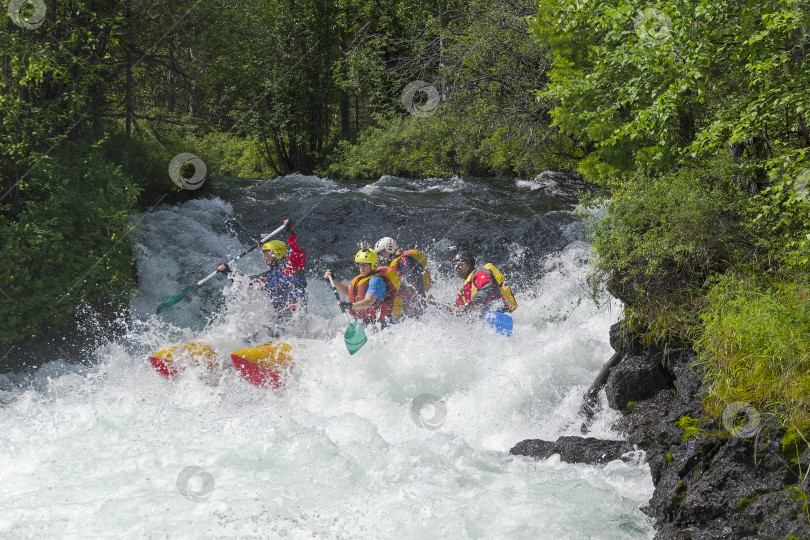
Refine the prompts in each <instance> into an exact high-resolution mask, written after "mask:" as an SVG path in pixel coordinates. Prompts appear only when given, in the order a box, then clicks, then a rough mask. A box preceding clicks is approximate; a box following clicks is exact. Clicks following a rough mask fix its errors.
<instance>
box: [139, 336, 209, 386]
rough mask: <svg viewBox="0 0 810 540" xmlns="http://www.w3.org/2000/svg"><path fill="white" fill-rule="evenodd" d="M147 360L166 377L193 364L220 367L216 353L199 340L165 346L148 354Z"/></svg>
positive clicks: (173, 375) (170, 376) (171, 376)
mask: <svg viewBox="0 0 810 540" xmlns="http://www.w3.org/2000/svg"><path fill="white" fill-rule="evenodd" d="M149 361H150V362H151V363H152V367H154V368H155V370H156V371H157V372H158V373H160V374H161V375H163V376H164V377H166V378H168V379H171V378H173V377H175V376H176V375H177V373H178V372H179V371H180V370H182V369H185V368H189V367H193V366H200V365H202V366H204V367H205V368H206V369H208V370H214V369H217V370H218V369H220V364H219V362H218V361H217V353H216V352H215V351H214V349H212V348H211V347H209V346H208V345H206V344H205V343H201V342H199V341H191V342H189V343H183V344H180V345H172V346H170V347H166V348H165V349H161V350H160V351H158V352H156V353H155V354H153V355H151V356H149Z"/></svg>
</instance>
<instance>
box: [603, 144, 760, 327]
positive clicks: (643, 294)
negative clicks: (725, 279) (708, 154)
mask: <svg viewBox="0 0 810 540" xmlns="http://www.w3.org/2000/svg"><path fill="white" fill-rule="evenodd" d="M728 170H729V164H728V163H724V162H723V161H721V160H717V161H714V162H711V163H709V164H695V165H694V166H692V167H689V168H684V169H681V170H679V171H676V172H674V173H671V174H669V175H666V176H663V177H658V178H650V177H647V176H645V175H642V174H637V175H635V176H634V177H632V178H628V179H627V180H626V181H624V182H620V183H619V184H618V186H617V188H616V189H614V190H613V192H612V198H611V200H610V201H609V204H608V205H607V207H606V208H605V213H604V216H603V217H602V219H600V220H599V221H598V222H597V223H596V224H595V225H594V226H593V228H592V234H593V240H594V244H593V248H594V251H595V252H596V255H597V258H596V261H595V274H594V278H595V279H594V280H593V281H592V283H594V284H595V285H598V284H605V285H607V287H608V290H610V292H611V293H612V294H614V296H616V297H617V298H619V299H620V300H622V301H623V302H624V303H625V305H626V307H628V309H629V310H630V313H629V315H630V318H631V319H634V318H639V319H640V322H641V325H642V326H644V327H646V329H642V333H647V332H651V333H652V335H651V336H650V337H651V338H652V339H654V340H656V341H661V342H663V341H666V339H667V338H681V339H683V338H688V337H689V336H691V335H694V334H695V331H696V328H697V326H698V324H699V321H698V320H697V319H698V311H699V309H700V307H701V296H702V294H703V293H702V292H701V290H702V288H703V286H704V282H705V280H706V278H707V276H709V275H711V274H712V273H715V272H722V271H724V270H725V269H727V268H729V267H731V266H732V265H734V264H735V262H736V261H739V260H744V259H745V257H746V256H749V250H750V239H749V238H748V237H747V234H746V231H745V230H744V228H743V227H742V226H741V216H740V213H741V209H744V208H745V206H746V204H747V202H746V200H745V198H744V197H742V196H741V195H740V194H739V193H738V192H737V191H736V190H735V189H734V188H733V187H732V186H730V185H729V182H728V180H726V178H727V177H728V174H729V173H728Z"/></svg>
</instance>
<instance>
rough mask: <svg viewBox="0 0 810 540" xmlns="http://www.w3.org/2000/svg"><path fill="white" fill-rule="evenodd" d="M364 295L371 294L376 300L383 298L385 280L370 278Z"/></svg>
mask: <svg viewBox="0 0 810 540" xmlns="http://www.w3.org/2000/svg"><path fill="white" fill-rule="evenodd" d="M366 294H373V295H374V296H375V297H376V298H377V300H382V299H383V298H385V280H384V279H383V278H381V277H380V276H371V279H369V280H368V290H367V291H366Z"/></svg>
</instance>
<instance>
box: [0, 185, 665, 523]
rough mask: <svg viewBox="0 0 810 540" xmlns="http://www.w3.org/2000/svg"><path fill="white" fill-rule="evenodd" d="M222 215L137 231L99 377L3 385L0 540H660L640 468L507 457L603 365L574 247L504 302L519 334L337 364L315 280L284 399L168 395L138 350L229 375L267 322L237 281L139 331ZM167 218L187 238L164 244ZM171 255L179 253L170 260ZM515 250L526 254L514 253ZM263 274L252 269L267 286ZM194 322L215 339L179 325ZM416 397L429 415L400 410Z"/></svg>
mask: <svg viewBox="0 0 810 540" xmlns="http://www.w3.org/2000/svg"><path fill="white" fill-rule="evenodd" d="M230 212H231V209H230V207H229V206H228V205H227V204H224V203H222V202H221V201H218V200H213V201H193V202H192V203H187V204H185V205H182V206H179V207H175V208H166V209H164V210H162V211H161V212H156V213H154V215H150V216H147V219H146V220H145V222H144V231H145V232H144V236H143V241H142V244H143V245H142V249H143V251H142V252H143V253H144V255H142V256H141V258H140V260H139V273H140V274H141V277H142V282H141V283H142V285H141V289H142V290H141V292H140V293H139V294H138V295H137V296H136V297H135V298H134V299H133V304H134V306H135V308H136V313H137V314H138V320H137V321H136V322H135V324H134V325H133V327H132V330H131V331H130V333H129V335H128V336H127V338H126V339H123V340H120V341H118V342H112V343H109V344H107V345H106V346H104V347H101V348H99V349H98V350H97V351H95V357H94V359H93V360H94V362H95V364H94V365H93V366H92V367H75V366H70V365H67V364H64V363H61V362H54V363H51V364H48V365H46V366H44V367H43V368H42V369H41V370H40V372H38V373H37V374H36V375H35V376H34V377H33V380H28V379H22V378H15V377H14V376H5V377H2V378H0V386H2V388H3V391H4V394H3V396H4V401H5V402H6V404H5V405H3V406H2V409H0V482H1V483H2V485H3V488H4V489H3V490H2V491H0V508H2V512H0V537H2V538H27V537H35V538H56V537H59V538H65V537H67V538H71V537H72V538H88V537H93V538H164V537H170V538H195V539H196V538H222V537H241V538H282V537H284V538H304V537H306V538H313V537H314V538H467V537H469V538H544V539H545V538H548V539H565V538H571V539H574V538H576V539H579V538H600V539H622V538H626V539H642V538H651V537H652V535H653V529H652V527H651V524H650V522H649V520H648V519H647V518H646V517H645V516H644V514H643V513H642V512H641V511H640V510H639V508H640V507H641V506H643V505H644V504H646V502H647V500H648V499H649V497H650V496H651V495H652V482H651V480H650V473H649V468H648V466H647V465H629V464H626V463H623V462H619V461H616V462H612V463H610V464H608V465H606V466H588V465H571V464H566V463H561V462H560V461H559V459H556V458H551V459H549V460H545V461H540V462H538V461H534V460H533V459H531V458H525V457H515V456H510V455H509V453H508V451H509V449H510V448H511V447H512V446H513V445H514V444H516V443H517V442H519V441H520V440H522V439H526V438H542V439H549V440H553V439H556V438H557V437H558V436H560V435H563V434H578V428H579V423H580V422H579V421H578V419H577V416H576V413H577V410H578V407H579V405H580V397H581V395H582V393H583V392H584V391H585V389H586V387H587V386H588V385H589V384H590V382H591V381H592V380H593V378H594V376H595V375H596V373H597V372H598V370H599V368H600V367H601V365H602V363H603V362H604V361H605V360H607V358H608V357H609V356H610V355H611V354H612V351H611V349H610V346H609V345H608V343H607V335H608V328H609V326H610V325H611V324H612V323H613V322H614V321H615V320H616V319H617V318H618V315H619V313H618V306H617V305H615V304H614V305H613V306H612V309H611V310H607V309H603V310H601V311H598V310H597V309H596V308H595V307H594V306H593V304H592V303H591V302H590V301H589V300H588V299H587V295H588V291H587V287H586V284H585V276H586V274H587V272H588V267H587V265H586V263H585V262H584V261H585V259H586V258H587V254H588V249H589V248H588V246H587V245H585V244H584V243H579V242H575V243H572V244H570V245H569V246H568V247H567V248H566V249H564V250H563V251H562V252H559V253H556V254H554V255H552V256H550V257H548V258H547V259H546V261H545V267H546V271H545V273H544V275H543V278H542V279H541V280H539V282H538V283H536V284H535V285H534V286H533V287H531V288H527V287H523V288H521V289H520V290H517V291H516V294H517V298H518V302H519V303H520V308H519V309H518V311H517V312H515V314H514V320H515V329H514V334H513V336H512V337H511V338H504V337H502V336H498V335H495V334H494V333H492V332H490V331H489V330H487V329H486V328H482V327H478V326H469V325H468V324H465V323H464V321H461V320H448V319H447V318H445V317H442V316H440V315H428V316H426V317H424V318H423V319H422V320H420V321H407V322H405V323H403V324H400V325H396V326H394V327H392V328H390V329H387V330H385V331H384V332H382V333H378V334H374V335H370V336H369V341H368V343H367V344H366V345H365V346H364V347H363V348H362V349H361V350H360V351H359V352H358V353H357V354H356V355H354V356H350V355H349V354H348V353H347V351H346V348H345V346H344V344H343V336H342V333H343V330H344V328H345V321H344V319H343V318H342V317H341V316H340V314H339V311H338V310H337V307H336V306H335V305H334V297H333V296H332V293H331V291H330V290H329V289H328V288H327V286H326V285H325V284H324V283H323V282H322V281H320V280H316V279H314V277H315V276H314V275H311V276H309V277H310V287H309V289H308V290H309V298H310V313H309V315H308V316H307V317H306V321H305V322H304V327H303V328H301V329H299V330H297V331H296V332H295V333H296V334H297V336H294V337H291V338H289V340H288V341H289V342H290V343H291V345H293V348H294V349H293V350H294V355H295V359H296V363H297V371H296V374H295V378H294V379H293V380H291V381H289V384H288V387H287V388H286V390H284V391H283V392H276V391H269V390H263V389H259V388H255V387H253V386H251V385H249V384H248V383H247V382H245V381H243V380H242V379H241V378H240V377H239V376H238V375H237V374H235V372H234V371H233V370H229V371H224V372H223V376H222V378H221V379H220V380H219V381H218V384H211V382H210V381H209V382H208V383H206V382H205V381H203V380H201V379H200V377H199V376H198V375H199V374H198V373H194V372H190V373H186V374H184V375H183V376H182V377H181V378H180V379H178V380H176V381H168V380H166V379H164V378H162V377H161V376H159V375H158V374H157V373H156V372H155V371H154V370H153V369H152V368H151V366H150V365H149V363H148V360H147V357H148V354H149V352H152V351H155V350H157V349H158V348H161V347H162V346H165V345H168V344H170V343H172V342H182V341H186V340H190V339H197V340H202V341H205V342H207V343H209V344H210V345H211V346H212V347H214V349H215V350H217V352H218V353H219V354H220V355H221V357H222V359H223V360H226V359H227V358H228V353H229V352H231V351H233V350H236V349H238V348H242V347H244V345H243V343H242V341H241V337H242V336H245V335H248V334H250V333H251V332H253V331H255V330H256V329H258V328H259V326H260V325H261V323H262V322H263V321H266V320H270V319H271V315H270V313H269V312H268V311H267V306H266V304H265V303H264V302H263V299H262V297H261V295H259V294H257V293H253V292H250V291H247V290H246V287H245V286H244V284H243V283H242V282H240V281H239V280H237V282H236V283H234V284H227V285H225V295H224V303H223V301H222V300H215V299H210V298H209V299H208V300H206V298H207V297H206V293H205V291H200V294H201V298H202V299H200V298H196V299H191V300H190V301H189V302H188V303H185V302H184V303H181V304H180V305H178V306H177V307H175V308H172V309H173V310H177V312H176V313H174V314H171V315H172V316H171V317H167V318H161V317H155V316H152V315H150V311H152V310H153V309H154V306H155V305H156V304H157V303H159V302H160V300H162V299H165V298H166V297H168V296H170V295H171V294H173V293H174V292H177V290H178V289H177V287H178V286H180V287H182V286H184V285H183V281H182V280H178V279H176V278H172V276H173V273H174V272H176V271H178V270H176V268H179V267H181V266H182V267H188V266H191V267H195V265H196V268H207V267H205V266H204V263H205V262H207V264H208V265H209V266H210V260H211V258H212V257H214V255H213V254H214V253H221V252H222V251H223V248H224V247H228V249H232V248H234V246H233V244H234V243H235V240H234V239H233V238H231V237H229V236H228V235H227V234H225V233H214V232H213V231H212V230H211V227H213V225H211V223H213V221H215V220H213V218H211V216H215V215H218V214H222V215H228V214H229V213H230ZM206 216H208V217H206ZM185 218H187V219H188V220H189V221H188V223H186V222H185V221H183V219H185ZM178 220H179V222H182V223H186V226H185V227H183V228H179V229H178V231H179V232H177V233H176V234H177V235H179V237H178V236H173V237H172V238H168V237H166V235H163V234H162V233H160V231H162V230H165V229H166V228H167V227H169V225H170V224H171V223H174V222H178ZM206 220H208V221H206ZM150 231H151V232H150ZM301 234H302V235H303V234H304V232H301ZM194 238H199V239H200V241H199V243H195V240H194ZM168 243H174V244H172V246H173V247H172V249H174V247H176V245H186V246H188V248H189V249H188V253H189V254H188V255H183V256H182V257H186V258H185V259H182V260H181V259H178V258H172V259H170V262H169V263H167V262H166V259H167V252H168V251H169V245H167V244H168ZM510 252H511V254H512V256H513V257H515V258H519V257H521V250H520V246H513V247H512V248H511V251H510ZM255 257H256V259H255V260H250V261H247V262H246V266H245V271H246V272H247V271H248V270H258V269H260V268H261V265H260V256H258V255H255ZM166 264H169V265H172V267H171V268H167V267H166ZM242 264H243V263H241V262H240V265H242ZM201 273H202V274H203V275H204V274H205V272H204V271H203V272H201ZM144 276H148V277H144ZM342 277H344V279H346V278H348V277H350V276H342ZM217 279H220V278H219V277H218V278H217ZM222 284H223V281H222V280H220V281H219V284H218V285H216V286H217V287H220V288H221V287H222V286H223V285H222ZM211 285H212V286H214V284H211ZM457 286H458V283H457V282H450V281H442V280H440V281H439V282H438V283H437V285H436V287H435V289H434V291H433V293H434V295H435V296H436V298H438V299H442V300H445V301H448V302H449V301H451V299H452V297H453V296H454V295H455V291H456V289H457ZM581 297H584V300H582V302H581V303H580V304H579V305H578V306H577V301H578V300H579V299H580V298H581ZM206 309H208V310H209V311H208V313H209V315H210V317H209V318H208V319H207V322H206V321H204V322H203V323H200V322H199V321H197V322H195V323H194V324H192V323H191V322H190V321H192V319H194V316H192V314H195V315H196V316H198V314H199V312H200V311H201V310H202V311H204V310H206ZM167 314H169V312H167ZM425 394H429V395H431V396H435V397H436V398H438V399H439V400H440V401H438V402H434V403H428V404H426V405H425V407H424V408H422V409H421V411H418V410H417V411H414V410H412V409H413V407H412V405H413V402H414V400H415V398H416V399H420V398H419V396H423V395H425ZM422 401H424V399H422ZM616 418H617V416H616V413H614V412H610V411H605V408H604V407H603V411H602V413H600V415H599V416H598V417H597V420H596V422H595V423H594V426H593V431H592V433H591V435H594V436H598V437H603V438H614V439H615V438H620V434H618V433H616V432H615V431H613V429H612V428H611V425H612V423H613V422H614V421H615V420H616ZM431 427H432V428H435V429H429V428H431ZM192 466H195V467H199V468H200V469H194V470H190V469H187V468H188V467H192ZM184 470H186V471H187V473H186V474H187V476H190V474H191V472H194V471H197V474H196V475H195V476H192V477H191V478H190V479H186V478H185V477H183V476H181V472H182V471H184ZM178 478H180V483H181V486H180V488H182V491H183V493H184V494H185V496H183V494H181V492H180V491H181V489H180V488H178Z"/></svg>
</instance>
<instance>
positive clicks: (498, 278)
mask: <svg viewBox="0 0 810 540" xmlns="http://www.w3.org/2000/svg"><path fill="white" fill-rule="evenodd" d="M483 271H485V272H487V273H488V274H490V275H491V276H492V278H494V279H495V283H497V284H498V288H499V292H500V293H501V298H503V300H504V302H506V308H507V309H508V310H509V311H515V310H516V309H517V306H518V305H517V300H515V295H513V294H512V288H511V287H509V285H504V282H505V281H506V278H505V277H503V274H501V271H500V270H498V269H497V268H495V265H494V264H492V263H487V264H485V265H484V268H483ZM476 272H478V270H473V271H472V272H470V275H469V276H467V279H466V280H465V281H464V285H462V286H461V298H462V301H463V302H464V303H465V304H467V303H468V301H467V299H466V297H465V296H464V288H465V287H466V286H467V284H468V283H469V284H470V301H472V298H473V297H474V296H475V293H477V292H478V287H476V286H475V283H470V282H471V281H472V278H473V276H474V275H475V274H476Z"/></svg>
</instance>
